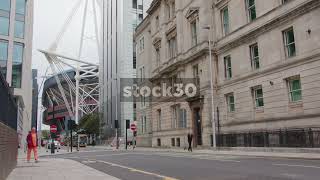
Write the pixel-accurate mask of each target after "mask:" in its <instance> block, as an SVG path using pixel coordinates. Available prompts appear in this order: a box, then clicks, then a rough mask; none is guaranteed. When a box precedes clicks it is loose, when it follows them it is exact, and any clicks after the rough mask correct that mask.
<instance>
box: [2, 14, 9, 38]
mask: <svg viewBox="0 0 320 180" xmlns="http://www.w3.org/2000/svg"><path fill="white" fill-rule="evenodd" d="M0 34H1V35H5V36H8V35H9V18H8V17H2V16H0Z"/></svg>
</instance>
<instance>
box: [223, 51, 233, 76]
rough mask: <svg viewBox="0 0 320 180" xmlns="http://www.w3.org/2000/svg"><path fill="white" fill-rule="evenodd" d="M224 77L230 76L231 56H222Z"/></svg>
mask: <svg viewBox="0 0 320 180" xmlns="http://www.w3.org/2000/svg"><path fill="white" fill-rule="evenodd" d="M224 70H225V78H226V79H231V78H232V67H231V56H226V57H224Z"/></svg>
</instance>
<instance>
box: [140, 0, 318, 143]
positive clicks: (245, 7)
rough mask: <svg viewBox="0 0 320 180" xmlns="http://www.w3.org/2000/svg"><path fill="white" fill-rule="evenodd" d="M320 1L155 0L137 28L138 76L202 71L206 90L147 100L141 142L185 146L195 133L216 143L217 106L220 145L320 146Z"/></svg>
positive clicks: (188, 74) (204, 140) (197, 140)
mask: <svg viewBox="0 0 320 180" xmlns="http://www.w3.org/2000/svg"><path fill="white" fill-rule="evenodd" d="M319 7H320V1H318V0H268V1H265V0H212V1H203V0H186V1H172V0H154V1H153V3H152V5H151V7H150V9H149V11H148V13H149V15H148V17H147V18H146V19H145V20H144V21H143V22H142V24H140V26H138V27H137V29H136V37H135V38H136V41H137V43H138V48H137V49H138V51H139V53H138V54H137V64H138V67H137V73H138V76H139V73H140V77H147V78H152V81H153V82H157V80H158V79H161V78H168V79H170V78H173V79H175V78H197V77H198V78H199V79H200V96H199V98H193V99H182V100H181V99H172V101H171V102H152V103H150V104H146V105H145V106H144V105H143V106H142V107H139V106H138V110H137V116H138V122H139V123H138V124H139V128H138V129H140V130H139V133H138V135H139V138H140V137H144V138H141V139H140V140H141V141H140V143H142V144H143V142H146V139H149V140H148V142H149V143H147V144H143V145H150V143H151V144H152V146H164V147H179V146H180V147H184V146H185V143H186V135H187V133H188V132H192V133H193V134H194V137H195V138H194V140H195V141H194V145H195V146H198V145H200V146H210V145H212V123H211V119H212V118H211V113H210V112H211V111H214V112H215V114H216V116H215V117H214V119H215V125H216V127H215V128H216V133H217V142H218V145H219V146H282V147H293V146H294V147H297V146H304V147H314V146H319V145H320V143H319V142H318V141H319V139H320V138H319V137H320V135H319V134H320V133H319V130H318V127H320V121H319V119H320V114H319V112H320V91H319V90H320V79H319V78H320V74H319V73H320V43H319V42H320V41H319V39H320V21H319V20H318V19H319V17H320V8H319ZM205 27H207V28H205ZM208 38H210V39H211V42H212V44H213V48H212V59H213V63H212V64H213V66H212V69H213V73H212V74H213V76H212V79H213V83H214V88H213V89H214V90H213V92H212V93H213V96H214V100H213V102H214V107H212V106H211V98H210V97H211V92H210V86H209V84H210V72H209V69H210V66H209V62H210V61H209V56H208V55H209V46H208V44H209V43H208ZM139 43H140V45H139ZM139 47H140V49H139ZM142 104H143V103H142ZM142 127H143V128H142ZM144 128H146V129H144ZM138 142H139V141H138Z"/></svg>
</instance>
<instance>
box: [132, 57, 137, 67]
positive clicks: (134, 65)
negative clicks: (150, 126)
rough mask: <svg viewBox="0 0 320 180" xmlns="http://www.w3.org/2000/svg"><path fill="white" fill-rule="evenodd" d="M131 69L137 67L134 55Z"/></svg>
mask: <svg viewBox="0 0 320 180" xmlns="http://www.w3.org/2000/svg"><path fill="white" fill-rule="evenodd" d="M132 64H133V69H137V57H136V56H133V62H132Z"/></svg>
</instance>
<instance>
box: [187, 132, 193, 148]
mask: <svg viewBox="0 0 320 180" xmlns="http://www.w3.org/2000/svg"><path fill="white" fill-rule="evenodd" d="M192 139H193V135H192V134H191V133H188V144H189V147H188V151H190V152H192Z"/></svg>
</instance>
